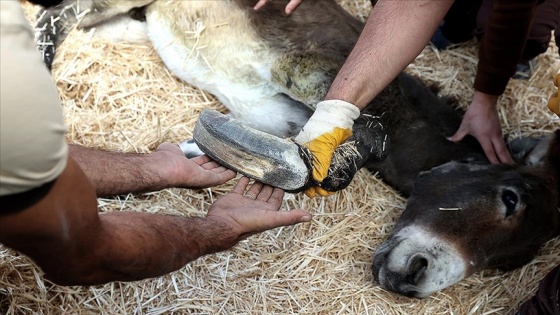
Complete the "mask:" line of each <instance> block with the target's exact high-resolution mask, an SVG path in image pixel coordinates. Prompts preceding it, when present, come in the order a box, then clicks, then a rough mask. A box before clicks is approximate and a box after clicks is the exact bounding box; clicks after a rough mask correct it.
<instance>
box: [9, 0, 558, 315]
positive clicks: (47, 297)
mask: <svg viewBox="0 0 560 315" xmlns="http://www.w3.org/2000/svg"><path fill="white" fill-rule="evenodd" d="M340 3H341V4H342V5H344V6H345V7H346V8H347V9H349V10H350V11H351V12H352V13H354V14H356V15H357V16H358V17H360V18H362V19H364V18H365V17H366V16H367V14H368V13H369V10H370V5H369V1H366V0H340ZM26 9H27V11H28V12H33V11H34V10H35V9H34V8H32V7H30V6H26ZM58 54H59V56H58V59H57V61H56V62H55V67H54V71H53V77H54V79H55V81H56V83H57V86H58V88H59V90H60V97H61V100H62V104H63V106H64V112H65V119H66V123H67V125H68V134H67V137H68V141H69V142H72V143H78V144H81V145H84V146H89V147H95V148H100V149H107V150H120V151H126V152H149V151H150V150H153V149H154V148H155V147H156V146H157V145H158V144H159V143H161V142H164V141H173V142H177V141H181V140H184V139H187V138H190V137H191V132H192V129H193V126H194V124H195V122H196V119H197V115H198V113H199V112H200V110H201V109H203V108H214V109H218V110H221V111H225V109H224V108H223V107H222V105H221V104H220V103H219V102H218V101H216V99H215V98H213V97H212V96H211V95H208V94H205V93H204V92H203V91H200V90H198V89H196V88H193V87H191V86H188V85H186V84H184V83H182V82H180V81H179V80H177V79H176V78H174V77H173V75H171V74H170V73H169V71H168V70H166V69H165V67H164V66H163V64H162V62H161V61H160V60H159V58H158V56H157V55H156V54H155V52H154V50H153V49H152V48H151V47H150V46H149V45H132V44H122V43H121V44H115V43H110V42H107V41H104V40H101V39H96V38H95V37H92V36H91V33H88V32H73V33H72V34H71V35H70V37H68V39H67V40H66V42H65V43H64V45H63V46H62V47H61V49H60V50H59V51H58ZM476 61H477V49H476V42H474V41H472V42H469V43H466V44H464V45H461V46H460V47H457V48H456V49H453V50H448V51H444V52H436V51H435V50H434V49H432V48H430V47H427V48H426V49H425V50H424V51H423V52H422V54H421V55H420V56H419V57H418V58H417V59H416V61H415V62H414V63H413V64H412V65H410V66H409V67H408V69H407V71H409V72H411V73H414V74H417V75H419V76H421V77H423V78H424V79H426V80H427V81H428V82H436V83H438V84H440V85H441V87H442V92H441V93H442V94H445V95H453V96H456V97H457V98H458V99H459V100H460V101H461V103H460V105H461V106H463V107H466V106H467V105H468V103H469V99H470V97H471V95H472V93H473V90H472V83H473V78H474V74H475V71H476ZM559 70H560V60H559V58H558V51H557V49H556V47H554V45H551V47H550V49H549V51H548V52H547V53H546V54H545V55H542V56H540V57H539V59H538V64H537V66H536V69H535V74H534V75H533V76H532V78H531V79H530V80H526V81H521V80H512V81H511V82H510V84H509V86H508V89H507V91H506V92H505V94H504V96H503V97H502V98H501V99H500V105H499V108H500V115H501V119H502V122H503V128H504V130H505V132H508V133H510V134H511V135H512V136H518V135H540V134H542V133H543V132H545V131H547V130H552V129H553V128H558V126H560V121H559V119H558V118H557V117H555V116H553V115H552V114H551V113H549V112H548V110H547V108H546V101H547V98H548V96H549V95H551V94H552V92H553V85H552V80H551V79H552V77H553V75H554V74H555V73H558V72H559ZM233 184H234V182H233V181H232V182H230V183H228V184H225V185H222V186H220V187H215V188H212V189H204V190H188V189H167V190H163V191H160V192H154V193H148V194H140V195H127V196H120V197H116V198H110V199H99V209H100V211H101V212H110V211H122V210H132V211H142V212H150V213H166V214H173V215H180V216H203V215H204V214H205V212H206V210H207V209H208V208H209V206H210V205H211V203H212V202H213V201H214V200H216V199H217V198H219V197H220V196H221V195H223V194H224V193H226V192H227V191H228V190H229V189H230V188H232V187H233ZM285 199H286V200H285V202H284V205H283V208H284V209H293V208H304V209H307V210H309V211H311V212H312V213H313V214H314V219H313V221H312V222H311V223H309V224H301V225H298V226H295V227H286V228H279V229H276V230H272V231H267V232H264V233H262V234H260V235H256V236H252V237H250V238H249V239H247V240H244V241H242V242H241V243H239V244H238V245H237V246H235V247H234V248H233V249H231V250H229V251H225V252H221V253H218V254H214V255H210V256H206V257H202V258H200V259H198V260H196V261H194V262H192V263H190V264H189V265H187V266H185V267H184V268H181V269H180V270H178V271H176V272H173V273H171V274H169V275H166V276H163V277H160V278H156V279H149V280H145V281H138V282H134V283H112V284H107V285H103V286H92V287H61V286H57V285H54V284H52V283H51V282H49V281H47V280H45V279H44V278H43V277H42V273H41V271H40V270H39V269H38V268H37V267H36V266H35V265H34V264H33V263H32V262H31V261H30V260H29V259H28V258H26V257H24V256H22V255H19V254H17V253H16V252H14V251H11V250H9V249H7V248H5V247H2V246H0V314H183V313H195V314H509V313H511V312H512V311H513V310H514V309H515V308H516V307H517V306H518V305H519V304H520V303H521V302H522V301H524V300H525V299H527V298H528V297H529V296H531V295H532V294H533V293H534V291H535V290H536V288H537V285H538V282H539V280H540V279H541V278H542V277H543V276H544V275H545V274H546V273H547V271H548V270H550V269H552V268H553V267H554V266H556V265H558V264H560V240H559V239H558V238H557V239H555V240H552V241H550V242H548V243H547V244H546V245H545V246H544V247H543V248H542V250H541V251H540V252H539V255H538V257H537V258H536V259H535V260H533V261H532V262H530V263H529V264H528V265H526V266H525V267H523V268H521V269H518V270H515V271H512V272H507V273H503V272H499V271H497V270H487V271H483V272H480V273H477V274H475V275H473V276H471V277H469V278H468V279H465V280H463V281H461V282H459V283H457V284H455V285H453V286H452V287H450V288H448V289H446V290H443V291H442V292H439V293H436V294H434V295H432V296H431V297H429V298H427V299H424V300H419V299H410V298H406V297H402V296H398V295H395V294H393V293H390V292H386V291H384V290H382V289H380V288H379V287H378V286H377V284H376V283H375V282H374V281H373V279H372V275H371V260H372V255H373V252H374V250H375V248H376V247H377V246H378V245H379V244H380V243H381V242H382V241H383V240H384V239H385V238H386V237H387V236H388V234H389V233H390V231H391V229H392V227H393V225H394V223H395V221H396V220H397V218H398V217H399V215H400V212H401V211H402V209H403V207H404V204H405V199H404V198H402V197H400V196H399V195H398V194H397V193H396V192H395V191H394V190H393V189H392V188H391V187H389V186H387V185H385V184H384V183H383V182H382V181H381V180H379V179H378V178H376V177H375V176H374V175H372V174H370V173H368V172H366V171H360V172H359V173H358V175H357V176H356V179H355V180H354V181H353V183H352V184H351V185H350V187H348V188H347V189H346V190H344V191H341V192H338V193H337V194H335V195H334V196H331V197H328V198H323V199H321V198H316V199H308V198H307V197H305V196H304V195H303V194H297V195H288V196H287V197H286V198H285Z"/></svg>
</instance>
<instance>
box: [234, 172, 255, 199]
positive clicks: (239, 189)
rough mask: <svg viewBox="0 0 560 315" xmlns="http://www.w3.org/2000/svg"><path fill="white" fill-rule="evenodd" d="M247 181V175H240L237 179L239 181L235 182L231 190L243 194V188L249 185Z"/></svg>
mask: <svg viewBox="0 0 560 315" xmlns="http://www.w3.org/2000/svg"><path fill="white" fill-rule="evenodd" d="M249 181H250V179H249V178H248V177H245V176H243V177H241V178H240V179H239V181H238V182H237V184H236V185H235V187H233V189H232V190H231V192H232V193H236V194H240V195H242V196H243V193H244V192H245V189H246V188H247V185H249Z"/></svg>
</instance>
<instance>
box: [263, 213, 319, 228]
mask: <svg viewBox="0 0 560 315" xmlns="http://www.w3.org/2000/svg"><path fill="white" fill-rule="evenodd" d="M267 215H270V220H268V223H269V224H270V226H268V227H267V229H273V228H277V227H281V226H288V225H294V224H298V223H302V222H309V221H311V213H309V212H307V211H305V210H301V209H295V210H290V211H278V212H276V211H273V212H268V213H267Z"/></svg>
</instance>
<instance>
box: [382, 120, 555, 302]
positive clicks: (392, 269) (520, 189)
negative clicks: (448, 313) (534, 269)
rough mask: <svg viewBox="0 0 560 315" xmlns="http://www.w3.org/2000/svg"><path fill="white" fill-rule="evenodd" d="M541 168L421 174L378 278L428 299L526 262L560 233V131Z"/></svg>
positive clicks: (451, 167)
mask: <svg viewBox="0 0 560 315" xmlns="http://www.w3.org/2000/svg"><path fill="white" fill-rule="evenodd" d="M547 141H549V142H550V144H549V146H548V153H547V154H544V156H543V157H542V159H541V160H542V162H541V163H537V164H536V165H531V166H525V165H517V166H508V165H477V164H469V163H458V162H449V163H446V164H444V165H441V166H439V167H436V168H434V169H432V170H431V171H429V172H425V173H423V174H422V175H421V176H420V177H419V179H418V181H417V182H416V183H415V186H414V189H413V191H412V194H411V196H410V198H409V200H408V203H407V206H406V209H405V210H404V213H403V214H402V216H401V218H400V219H399V220H398V222H397V223H396V225H395V229H394V231H393V233H392V235H391V236H390V238H389V239H388V240H387V241H385V242H384V243H382V244H381V245H380V247H379V248H378V249H377V251H376V253H375V256H374V261H373V273H374V276H375V277H376V278H377V279H378V281H379V283H380V284H381V286H382V287H384V288H386V289H389V290H392V291H396V292H398V293H401V294H404V295H407V296H412V297H418V298H423V297H426V296H428V295H430V294H431V293H434V292H436V291H438V290H441V289H444V288H446V287H448V286H450V285H452V284H454V283H456V282H457V281H459V280H461V279H463V278H464V277H467V276H469V275H471V274H473V273H475V272H477V271H480V270H482V269H487V268H501V269H506V270H507V269H512V268H516V267H520V266H522V265H523V264H525V263H527V262H528V261H530V260H531V259H533V257H534V256H535V254H536V253H537V251H538V249H539V248H540V246H541V245H542V244H543V243H544V242H546V241H547V240H549V239H551V238H553V237H554V236H556V235H559V234H560V212H559V208H558V207H559V183H558V182H559V177H560V174H559V170H560V130H558V131H556V133H555V135H554V136H553V137H549V138H548V140H547Z"/></svg>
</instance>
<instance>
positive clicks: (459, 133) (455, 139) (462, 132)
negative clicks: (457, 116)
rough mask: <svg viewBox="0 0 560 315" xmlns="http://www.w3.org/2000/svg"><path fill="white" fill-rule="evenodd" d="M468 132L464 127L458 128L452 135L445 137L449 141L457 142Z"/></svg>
mask: <svg viewBox="0 0 560 315" xmlns="http://www.w3.org/2000/svg"><path fill="white" fill-rule="evenodd" d="M467 134H468V132H467V130H466V129H462V128H459V130H457V132H456V133H455V134H454V135H452V136H451V137H449V138H447V140H449V141H451V142H459V141H461V140H463V138H464V137H465V136H466V135H467Z"/></svg>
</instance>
